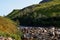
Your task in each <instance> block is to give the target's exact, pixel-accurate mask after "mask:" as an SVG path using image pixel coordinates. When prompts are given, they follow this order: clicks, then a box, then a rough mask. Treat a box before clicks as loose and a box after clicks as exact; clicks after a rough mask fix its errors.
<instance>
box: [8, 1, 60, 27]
mask: <svg viewBox="0 0 60 40" xmlns="http://www.w3.org/2000/svg"><path fill="white" fill-rule="evenodd" d="M7 17H9V18H11V19H12V20H14V21H16V22H17V23H18V24H19V25H23V26H60V0H52V1H50V2H44V3H41V4H34V5H31V6H28V7H25V8H23V9H15V10H13V11H12V12H11V13H10V14H8V15H7Z"/></svg>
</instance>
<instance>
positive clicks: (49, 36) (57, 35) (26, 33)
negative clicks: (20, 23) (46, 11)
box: [20, 27, 60, 40]
mask: <svg viewBox="0 0 60 40" xmlns="http://www.w3.org/2000/svg"><path fill="white" fill-rule="evenodd" d="M20 29H21V31H22V33H23V35H22V37H21V38H22V40H60V28H55V27H49V28H46V27H21V28H20Z"/></svg>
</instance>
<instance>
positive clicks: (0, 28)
mask: <svg viewBox="0 0 60 40" xmlns="http://www.w3.org/2000/svg"><path fill="white" fill-rule="evenodd" d="M18 32H19V30H18V29H17V27H16V24H15V23H14V22H13V21H11V20H10V19H8V18H5V17H0V36H4V37H12V38H13V39H15V40H21V39H20V32H19V33H18Z"/></svg>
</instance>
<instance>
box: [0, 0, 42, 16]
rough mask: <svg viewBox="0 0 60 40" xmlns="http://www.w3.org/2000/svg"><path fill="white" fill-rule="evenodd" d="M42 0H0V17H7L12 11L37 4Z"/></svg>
mask: <svg viewBox="0 0 60 40" xmlns="http://www.w3.org/2000/svg"><path fill="white" fill-rule="evenodd" d="M40 1H42V0H0V16H5V15H8V14H9V13H10V12H12V10H13V9H22V8H24V7H27V6H30V5H33V4H38V3H39V2H40Z"/></svg>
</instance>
